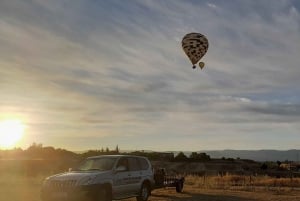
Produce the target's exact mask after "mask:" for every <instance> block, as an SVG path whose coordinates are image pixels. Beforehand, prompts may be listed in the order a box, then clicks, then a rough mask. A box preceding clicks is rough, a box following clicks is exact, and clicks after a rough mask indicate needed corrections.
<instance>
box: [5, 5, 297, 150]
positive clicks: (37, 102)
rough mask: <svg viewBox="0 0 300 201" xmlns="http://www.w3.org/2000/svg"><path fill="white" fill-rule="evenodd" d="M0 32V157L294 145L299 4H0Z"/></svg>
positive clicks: (260, 147)
mask: <svg viewBox="0 0 300 201" xmlns="http://www.w3.org/2000/svg"><path fill="white" fill-rule="evenodd" d="M124 2H126V3H124ZM190 32H199V33H202V34H204V35H205V36H207V38H208V41H209V48H208V51H207V53H206V55H205V56H204V57H203V58H202V59H201V61H203V62H205V67H204V69H202V70H200V68H197V69H192V64H191V63H190V61H189V59H188V58H187V56H186V55H185V53H184V51H183V50H182V47H181V40H182V37H183V36H184V35H185V34H187V33H190ZM0 35H1V38H0V53H1V54H0V149H1V148H4V149H5V148H12V147H14V146H16V147H21V148H25V147H28V146H30V145H31V143H32V142H33V141H37V142H40V143H42V144H44V145H48V144H51V145H53V146H55V147H64V148H66V149H68V150H84V149H88V148H90V149H95V148H97V147H98V146H99V144H100V145H101V144H102V145H105V146H107V147H115V146H116V145H119V146H120V147H122V148H123V149H126V150H127V149H128V150H157V151H163V150H178V149H182V150H191V151H193V150H216V149H220V150H226V149H233V150H248V149H250V150H251V149H253V150H259V149H270V150H291V149H300V135H299V131H300V88H299V86H300V79H299V75H300V68H299V52H300V42H299V41H300V2H299V1H295V0H278V1H272V3H271V4H270V1H268V0H254V1H253V0H245V1H236V0H228V1H226V2H225V1H216V0H203V1H194V0H187V1H180V0H166V1H154V0H150V1H136V0H132V1H117V0H111V1H80V0H65V1H61V0H53V1H43V0H33V1H30V2H25V1H24V2H23V1H14V0H12V1H10V0H8V1H1V2H0ZM16 128H17V129H16Z"/></svg>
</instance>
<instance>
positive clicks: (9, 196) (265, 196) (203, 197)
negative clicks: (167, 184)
mask: <svg viewBox="0 0 300 201" xmlns="http://www.w3.org/2000/svg"><path fill="white" fill-rule="evenodd" d="M44 177H45V176H44V175H40V176H34V177H33V176H24V175H16V174H9V175H8V174H3V173H2V174H1V175H0V201H40V199H39V191H40V187H41V184H42V180H43V178H44ZM247 178H248V177H242V176H234V175H226V176H223V177H198V176H187V177H186V182H185V186H184V190H183V193H176V192H175V190H174V189H173V188H167V189H157V190H154V191H153V192H152V196H151V197H150V198H149V201H299V200H300V190H299V186H298V184H299V181H298V179H292V180H291V179H289V178H287V179H274V178H265V177H259V178H252V179H251V182H252V183H251V185H249V184H250V183H248V182H247ZM249 179H250V178H249ZM290 182H293V183H290ZM134 200H135V199H127V200H126V201H134Z"/></svg>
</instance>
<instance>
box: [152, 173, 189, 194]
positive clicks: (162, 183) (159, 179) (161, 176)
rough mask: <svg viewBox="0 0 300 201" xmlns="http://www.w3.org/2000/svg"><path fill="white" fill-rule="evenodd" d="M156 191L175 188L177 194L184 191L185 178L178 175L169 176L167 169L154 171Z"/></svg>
mask: <svg viewBox="0 0 300 201" xmlns="http://www.w3.org/2000/svg"><path fill="white" fill-rule="evenodd" d="M154 180H155V186H154V188H155V189H158V188H169V187H170V188H172V187H175V189H176V192H177V193H181V192H182V190H183V184H184V180H185V179H184V177H183V176H178V175H167V174H166V171H165V169H163V168H160V169H157V170H155V171H154Z"/></svg>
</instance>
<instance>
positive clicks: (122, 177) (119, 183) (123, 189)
mask: <svg viewBox="0 0 300 201" xmlns="http://www.w3.org/2000/svg"><path fill="white" fill-rule="evenodd" d="M120 167H125V168H121V169H123V170H118V169H119V168H120ZM130 176H131V174H130V171H129V165H128V158H127V157H122V158H120V159H119V161H118V162H117V165H116V171H115V175H114V180H113V188H114V198H118V199H119V198H124V197H128V196H129V195H130V194H131V191H132V190H131V187H130Z"/></svg>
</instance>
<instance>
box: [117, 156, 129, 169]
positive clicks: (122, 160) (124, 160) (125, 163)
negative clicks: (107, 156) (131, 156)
mask: <svg viewBox="0 0 300 201" xmlns="http://www.w3.org/2000/svg"><path fill="white" fill-rule="evenodd" d="M120 166H124V167H125V168H126V171H128V170H129V165H128V159H127V158H120V160H119V161H118V164H117V168H118V167H120Z"/></svg>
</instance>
